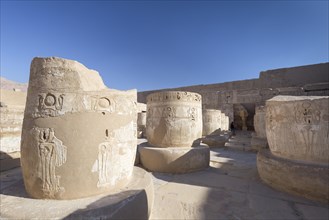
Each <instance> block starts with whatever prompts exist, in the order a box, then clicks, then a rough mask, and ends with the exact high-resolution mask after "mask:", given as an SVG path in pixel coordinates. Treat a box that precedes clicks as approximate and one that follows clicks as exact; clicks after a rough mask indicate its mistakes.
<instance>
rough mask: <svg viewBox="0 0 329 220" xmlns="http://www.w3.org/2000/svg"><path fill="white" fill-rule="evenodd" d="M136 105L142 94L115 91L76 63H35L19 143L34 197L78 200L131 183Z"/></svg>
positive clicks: (28, 188) (51, 60)
mask: <svg viewBox="0 0 329 220" xmlns="http://www.w3.org/2000/svg"><path fill="white" fill-rule="evenodd" d="M136 99H137V95H136V90H130V91H117V90H110V89H108V88H106V86H105V85H104V84H103V81H102V79H101V77H100V76H99V74H98V73H97V72H96V71H94V70H89V69H87V68H86V67H85V66H84V65H82V64H80V63H78V62H76V61H72V60H66V59H61V58H54V57H51V58H35V59H33V61H32V64H31V73H30V81H29V87H28V94H27V102H26V109H25V115H24V122H23V132H22V144H21V154H22V158H21V164H22V171H23V177H24V183H25V188H26V191H27V192H28V194H29V195H31V196H32V197H34V198H46V199H74V198H81V197H87V196H91V195H96V194H101V193H105V192H111V191H113V190H115V189H119V188H120V187H124V186H125V185H126V184H127V183H129V179H130V177H131V176H132V172H133V166H134V160H135V155H136V145H137V137H136V129H137V126H136V119H137V118H136V116H137V112H136Z"/></svg>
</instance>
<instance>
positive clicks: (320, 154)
mask: <svg viewBox="0 0 329 220" xmlns="http://www.w3.org/2000/svg"><path fill="white" fill-rule="evenodd" d="M328 134H329V97H328V96H276V97H274V98H272V99H270V100H268V101H266V136H267V140H268V143H269V147H270V151H268V150H264V151H260V152H259V153H258V157H257V167H258V172H259V174H260V177H261V178H262V179H263V180H264V181H265V182H266V183H268V184H270V185H271V186H273V187H275V188H277V189H280V190H283V191H287V192H290V193H294V194H298V195H302V196H305V197H307V198H311V199H316V200H321V201H325V202H328V201H329V191H328V184H329V168H328V165H329V164H328V158H329V148H328V143H329V136H328Z"/></svg>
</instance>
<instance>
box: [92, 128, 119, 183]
mask: <svg viewBox="0 0 329 220" xmlns="http://www.w3.org/2000/svg"><path fill="white" fill-rule="evenodd" d="M114 136H115V134H114V133H113V132H111V133H109V132H108V130H107V129H106V131H105V142H102V143H100V144H99V145H98V158H97V160H96V162H95V163H94V165H93V168H92V171H93V172H98V182H97V187H106V186H108V185H111V184H112V178H111V169H112V166H113V164H114V160H115V158H113V155H114V153H113V150H114V147H115V146H116V145H117V143H116V140H115V138H114Z"/></svg>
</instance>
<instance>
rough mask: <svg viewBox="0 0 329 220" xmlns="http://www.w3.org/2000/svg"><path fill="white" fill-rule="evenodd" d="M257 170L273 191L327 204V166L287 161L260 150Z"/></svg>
mask: <svg viewBox="0 0 329 220" xmlns="http://www.w3.org/2000/svg"><path fill="white" fill-rule="evenodd" d="M257 169H258V173H259V176H260V178H261V179H262V180H263V181H264V182H265V183H267V184H268V185H270V186H272V187H273V188H275V189H278V190H280V191H284V192H288V193H292V194H295V195H299V196H303V197H306V198H309V199H312V200H318V201H322V202H329V188H328V185H329V166H326V165H321V164H310V163H303V162H300V161H293V160H287V159H283V158H279V157H276V156H274V155H272V153H271V152H270V151H269V150H260V151H259V152H258V154H257Z"/></svg>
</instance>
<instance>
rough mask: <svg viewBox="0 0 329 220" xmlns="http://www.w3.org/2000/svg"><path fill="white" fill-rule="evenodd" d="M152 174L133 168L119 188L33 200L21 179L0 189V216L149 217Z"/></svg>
mask: <svg viewBox="0 0 329 220" xmlns="http://www.w3.org/2000/svg"><path fill="white" fill-rule="evenodd" d="M153 198H154V190H153V181H152V176H151V174H149V173H148V172H146V171H145V170H143V169H141V168H139V167H134V171H133V174H132V177H131V180H130V181H129V182H128V183H127V185H126V186H125V187H124V190H122V189H119V188H118V189H115V190H113V191H112V192H108V193H105V194H101V195H95V196H90V197H86V198H82V199H73V200H46V199H32V198H29V197H28V196H27V195H26V192H25V191H24V186H23V183H22V181H17V182H16V183H15V184H12V185H11V186H9V187H6V188H5V189H4V190H2V193H1V195H0V199H1V212H0V218H1V219H40V220H44V219H72V220H76V219H85V220H87V219H88V220H89V219H113V220H117V219H148V218H149V216H150V214H151V210H152V207H153V200H154V199H153Z"/></svg>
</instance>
